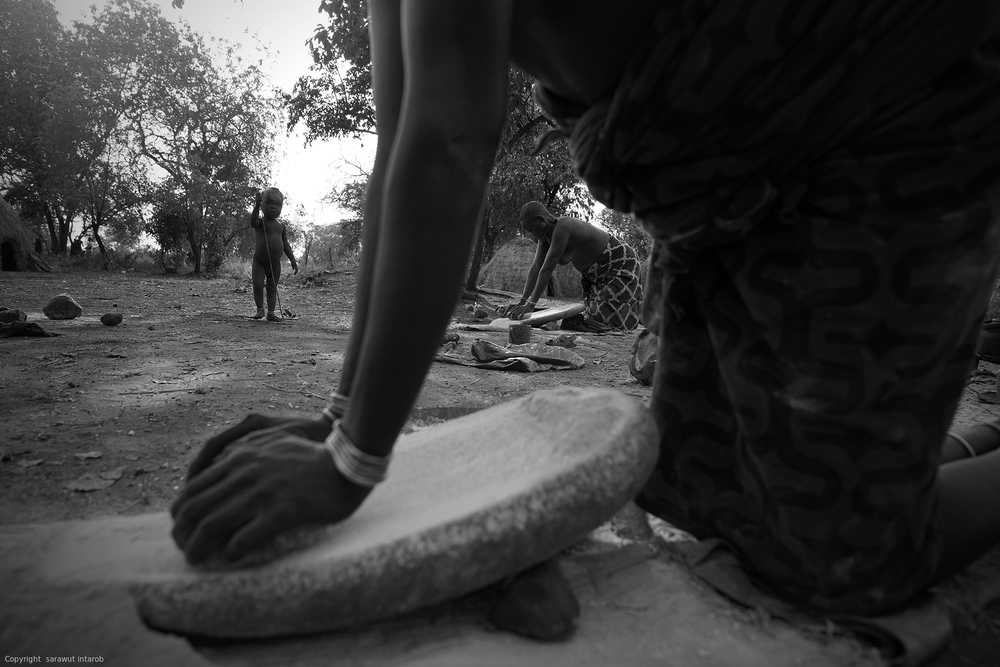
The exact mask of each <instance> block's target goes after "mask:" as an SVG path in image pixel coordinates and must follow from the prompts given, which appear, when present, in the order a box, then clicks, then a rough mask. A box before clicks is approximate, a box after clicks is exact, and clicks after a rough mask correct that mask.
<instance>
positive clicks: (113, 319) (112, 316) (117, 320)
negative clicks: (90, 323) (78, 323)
mask: <svg viewBox="0 0 1000 667" xmlns="http://www.w3.org/2000/svg"><path fill="white" fill-rule="evenodd" d="M121 323H122V314H121V313H104V314H103V315H101V324H103V325H104V326H106V327H116V326H118V325H119V324H121Z"/></svg>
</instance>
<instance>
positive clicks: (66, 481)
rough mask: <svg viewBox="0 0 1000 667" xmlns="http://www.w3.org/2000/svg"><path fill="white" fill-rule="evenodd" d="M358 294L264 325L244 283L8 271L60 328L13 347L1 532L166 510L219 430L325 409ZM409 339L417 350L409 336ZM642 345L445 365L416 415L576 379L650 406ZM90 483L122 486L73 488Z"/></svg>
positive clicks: (4, 300) (338, 294)
mask: <svg viewBox="0 0 1000 667" xmlns="http://www.w3.org/2000/svg"><path fill="white" fill-rule="evenodd" d="M354 287H355V277H354V274H353V273H352V272H349V271H342V272H334V273H319V272H303V273H302V274H300V275H299V276H295V277H292V276H286V277H284V278H283V279H282V283H281V291H280V294H279V296H280V298H281V302H282V306H283V307H284V308H285V309H290V310H291V311H292V312H293V313H294V314H295V316H296V317H295V318H294V319H288V320H286V322H284V323H280V324H279V323H269V322H265V321H260V320H252V319H249V316H250V315H252V314H253V312H254V306H253V296H252V293H251V291H250V286H249V284H248V283H247V282H244V281H236V280H233V279H215V280H205V279H197V278H191V277H183V276H166V275H136V274H107V273H71V274H66V273H63V274H33V273H10V272H5V273H3V274H0V306H6V307H8V308H19V309H21V310H23V311H25V312H26V313H28V319H29V321H35V322H38V323H39V324H41V326H42V327H43V328H44V329H45V330H47V331H50V332H53V333H57V334H59V336H56V337H51V338H23V337H15V338H6V339H0V396H2V413H0V433H3V438H2V439H0V458H2V459H3V463H2V464H0V523H3V524H9V523H24V522H40V521H54V520H60V519H83V518H93V517H98V516H107V515H121V514H134V513H142V512H151V511H158V510H163V509H166V508H167V507H168V506H169V503H170V502H171V500H172V498H173V497H174V495H175V493H176V491H177V488H178V486H179V485H180V484H181V483H182V481H183V479H184V474H185V470H186V467H187V465H188V462H189V461H190V459H191V458H192V457H193V456H194V454H195V452H196V451H197V450H198V448H199V446H200V443H201V442H202V441H203V440H204V439H205V438H206V437H207V436H209V435H211V434H214V433H216V432H218V431H220V430H222V429H225V428H226V427H227V426H229V425H231V424H234V423H236V422H238V421H239V420H241V419H242V418H243V417H244V416H245V415H246V414H248V413H250V412H264V413H268V414H296V415H307V416H314V415H317V414H318V413H319V411H320V410H321V409H322V408H323V406H324V405H325V404H326V396H327V394H328V393H329V392H330V391H331V390H332V389H333V388H334V387H336V384H337V378H338V372H339V370H340V366H341V363H342V362H343V352H344V348H345V347H346V344H347V335H348V332H349V328H350V323H351V311H352V306H353V295H354ZM62 293H66V294H69V295H71V296H72V297H73V298H74V299H76V301H77V302H78V303H79V304H80V305H81V306H82V307H83V314H82V315H81V316H80V317H78V318H76V319H73V320H49V319H47V318H46V317H45V316H44V315H43V314H42V312H41V309H42V306H44V305H45V303H46V302H47V301H48V299H49V298H51V297H52V296H55V295H57V294H62ZM484 298H487V299H493V300H494V301H495V302H497V303H505V302H506V301H505V299H504V298H503V297H497V296H491V295H485V296H484ZM470 305H472V304H471V303H470V302H466V303H464V304H461V305H460V306H458V307H457V308H456V316H457V319H459V320H461V321H464V322H488V321H489V319H490V317H492V316H493V315H492V314H491V315H490V316H489V317H487V318H484V319H481V320H477V318H475V316H474V314H473V313H470V312H469V311H468V310H467V308H468V307H469V306H470ZM109 312H117V313H121V314H122V315H123V318H124V319H123V321H122V323H121V324H120V325H118V326H116V327H106V326H104V325H102V324H101V322H100V317H101V315H103V314H105V313H109ZM458 333H459V335H460V337H461V340H460V347H459V351H461V350H462V349H464V350H465V351H468V349H469V347H470V346H471V344H472V342H473V341H474V340H475V339H477V338H482V339H486V340H490V341H492V342H495V343H498V344H504V343H506V342H507V341H506V334H500V333H492V332H471V331H459V332H458ZM399 334H400V335H399V344H400V345H406V332H405V331H401V332H399ZM542 335H544V333H543V332H538V333H536V334H535V340H539V339H540V337H541V336H542ZM553 335H554V334H553ZM633 339H634V334H629V335H601V336H595V335H586V336H580V337H579V338H578V340H577V342H578V345H577V346H576V347H575V348H574V351H575V352H577V353H578V354H580V355H581V356H582V357H583V358H584V359H585V360H586V364H585V365H584V366H583V368H581V369H578V370H571V371H548V372H542V373H514V372H503V371H489V370H479V369H474V368H467V367H463V366H458V365H452V364H443V363H435V364H434V365H433V367H432V369H431V372H430V375H429V377H428V379H427V382H426V383H425V386H424V389H423V392H422V393H421V395H420V397H419V399H418V402H417V406H416V408H417V409H416V411H415V413H414V418H415V419H416V420H419V421H423V422H426V421H428V420H434V419H435V418H438V417H448V416H453V415H454V414H456V413H461V412H465V411H468V410H471V409H475V408H482V407H488V406H492V405H495V404H497V403H501V402H504V401H507V400H510V399H512V398H516V397H518V396H521V395H524V394H526V393H530V392H532V391H534V390H536V389H542V388H548V387H555V386H561V385H563V384H566V383H569V384H574V385H586V386H611V387H614V388H617V389H619V390H621V391H623V392H625V393H627V394H631V395H633V396H635V397H636V398H637V399H639V400H646V399H647V398H648V397H649V393H650V391H649V389H648V388H646V387H643V386H642V385H640V384H639V383H638V382H637V381H636V380H635V379H633V378H632V376H631V375H630V374H629V372H628V366H627V360H628V353H629V349H630V346H631V344H632V341H633ZM469 359H470V360H471V356H469ZM119 473H120V476H119ZM81 479H82V480H83V481H82V482H81V481H80V480H81ZM74 482H77V485H78V486H79V485H82V486H88V484H89V486H97V487H100V486H105V485H106V486H105V488H98V489H95V490H91V491H82V490H71V489H70V488H67V487H68V485H69V486H73V485H74Z"/></svg>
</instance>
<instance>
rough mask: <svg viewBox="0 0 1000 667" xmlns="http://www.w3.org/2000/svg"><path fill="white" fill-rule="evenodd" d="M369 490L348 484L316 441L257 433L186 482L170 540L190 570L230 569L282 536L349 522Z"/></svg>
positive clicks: (274, 431) (174, 512) (272, 432)
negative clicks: (215, 564)
mask: <svg viewBox="0 0 1000 667" xmlns="http://www.w3.org/2000/svg"><path fill="white" fill-rule="evenodd" d="M328 430H329V429H328ZM370 491H371V489H370V488H367V487H361V486H358V485H356V484H354V483H352V482H350V481H348V480H347V479H345V478H344V477H343V476H342V475H341V474H340V472H339V471H338V470H337V468H336V467H335V466H334V464H333V460H332V459H331V458H330V455H329V453H328V452H327V451H326V449H324V447H323V445H322V444H321V443H318V442H315V441H313V440H310V439H307V438H302V437H299V436H295V435H289V434H287V433H284V432H282V431H281V430H280V428H279V429H270V430H265V431H258V432H255V433H251V434H250V435H247V436H245V437H244V438H242V439H241V440H239V441H237V442H235V443H233V444H232V445H231V446H230V447H228V448H226V450H225V452H224V453H223V455H222V456H220V457H218V459H217V460H215V461H214V462H213V463H212V464H211V465H209V466H208V467H207V468H205V469H204V470H203V471H201V472H199V473H197V474H196V475H194V476H193V477H192V478H191V479H190V480H189V481H188V482H187V484H186V485H185V487H184V489H183V490H182V491H181V495H180V497H179V498H178V499H177V500H176V501H175V502H174V504H173V506H172V507H171V509H170V512H171V515H172V516H173V517H174V529H173V531H172V535H173V538H174V541H175V542H176V543H177V546H178V547H180V549H181V550H182V551H183V552H184V555H185V557H186V558H187V561H188V562H189V563H191V564H192V565H194V564H198V563H201V562H203V561H205V560H206V559H208V558H217V559H219V560H222V561H224V562H229V563H232V562H235V561H238V560H239V559H240V558H242V557H243V556H245V555H247V554H248V553H249V552H251V551H252V550H254V549H255V548H258V547H260V546H263V545H264V544H266V543H268V542H270V541H271V540H272V539H273V538H275V537H277V536H278V535H280V534H281V533H284V532H287V531H289V530H292V529H294V528H300V527H303V526H310V525H324V524H330V523H336V522H338V521H342V520H343V519H346V518H347V517H348V516H350V515H351V514H352V513H353V512H354V510H356V509H357V508H358V506H359V505H361V502H362V501H363V500H364V499H365V497H367V495H368V493H369V492H370Z"/></svg>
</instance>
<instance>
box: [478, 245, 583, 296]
mask: <svg viewBox="0 0 1000 667" xmlns="http://www.w3.org/2000/svg"><path fill="white" fill-rule="evenodd" d="M534 258H535V242H534V241H531V240H529V239H526V238H524V237H523V236H517V237H515V238H513V239H512V240H511V241H509V242H508V243H506V244H504V246H503V247H502V248H500V250H498V251H497V253H496V254H495V255H493V258H492V259H491V260H490V261H489V262H487V264H486V266H484V267H483V268H482V270H481V271H480V272H479V286H480V287H483V288H486V289H495V290H502V291H505V292H514V293H515V294H520V293H521V291H522V290H523V289H524V280H525V279H526V278H527V277H528V269H529V268H531V262H532V260H533V259H534ZM545 296H553V297H559V298H563V299H582V298H583V286H582V285H581V284H580V272H579V271H577V270H576V267H575V266H573V265H572V264H564V265H561V266H559V267H557V268H556V270H555V271H554V272H553V273H552V280H550V281H549V285H548V287H547V288H546V290H545Z"/></svg>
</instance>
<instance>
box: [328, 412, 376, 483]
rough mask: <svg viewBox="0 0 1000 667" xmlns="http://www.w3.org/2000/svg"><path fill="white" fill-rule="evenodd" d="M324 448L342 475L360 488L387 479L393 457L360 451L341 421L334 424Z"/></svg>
mask: <svg viewBox="0 0 1000 667" xmlns="http://www.w3.org/2000/svg"><path fill="white" fill-rule="evenodd" d="M323 446H324V447H326V451H328V452H330V456H331V458H333V464H334V465H335V466H337V470H339V471H340V474H341V475H343V476H344V477H346V478H347V479H349V480H351V481H352V482H354V483H355V484H357V485H358V486H367V487H372V486H375V485H376V484H378V483H379V482H381V481H382V480H384V479H385V475H386V473H387V472H388V470H389V459H391V458H392V456H391V455H390V456H373V455H371V454H367V453H365V452H363V451H361V450H360V449H358V448H357V446H356V445H355V444H354V443H353V442H351V440H350V438H348V437H347V434H346V433H344V429H342V428H341V427H340V420H339V419H338V420H337V421H335V422H334V424H333V430H332V431H330V435H329V436H327V438H326V440H325V441H324V442H323Z"/></svg>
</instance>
